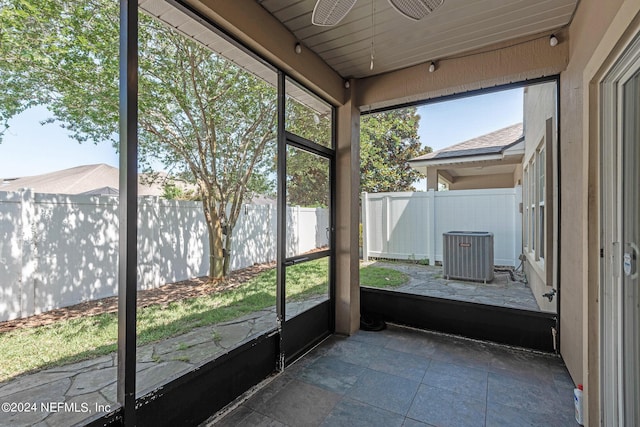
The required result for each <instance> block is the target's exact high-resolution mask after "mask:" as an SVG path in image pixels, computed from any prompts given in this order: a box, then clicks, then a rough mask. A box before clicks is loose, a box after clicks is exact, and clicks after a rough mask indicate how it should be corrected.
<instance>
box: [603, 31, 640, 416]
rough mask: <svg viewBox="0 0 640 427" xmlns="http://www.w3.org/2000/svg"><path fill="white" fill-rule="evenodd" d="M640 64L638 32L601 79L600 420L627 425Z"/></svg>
mask: <svg viewBox="0 0 640 427" xmlns="http://www.w3.org/2000/svg"><path fill="white" fill-rule="evenodd" d="M638 70H640V34H637V35H636V37H635V39H634V40H633V41H632V43H631V44H630V45H629V47H628V48H627V49H626V50H625V51H624V53H623V54H622V55H620V57H619V58H618V59H617V60H616V62H615V64H614V65H613V67H612V68H611V69H610V71H609V72H608V73H607V74H606V75H605V76H604V78H603V79H602V80H601V82H600V90H601V92H600V94H601V95H600V105H601V115H600V123H601V132H600V145H599V149H600V158H601V162H600V190H601V191H600V224H599V230H600V241H601V250H602V257H601V259H600V277H599V298H600V301H601V307H600V311H601V315H600V324H599V328H600V330H599V336H600V348H599V355H600V356H599V360H600V378H601V381H600V396H601V402H600V404H601V414H600V422H601V424H602V425H624V423H625V407H624V395H625V392H624V389H625V381H627V379H626V378H624V376H623V372H622V366H623V362H624V359H623V355H624V349H623V345H624V320H623V317H622V316H623V312H624V310H623V306H624V302H623V287H622V285H623V279H622V271H621V263H622V251H623V245H622V243H621V239H622V236H623V230H622V221H621V218H622V214H623V205H622V201H623V194H622V190H623V181H622V176H623V167H622V148H623V146H622V144H623V142H622V126H623V123H622V113H623V106H622V102H623V99H622V86H623V84H624V83H625V82H626V81H627V80H628V79H629V78H630V77H631V76H633V75H634V74H635V73H637V72H638Z"/></svg>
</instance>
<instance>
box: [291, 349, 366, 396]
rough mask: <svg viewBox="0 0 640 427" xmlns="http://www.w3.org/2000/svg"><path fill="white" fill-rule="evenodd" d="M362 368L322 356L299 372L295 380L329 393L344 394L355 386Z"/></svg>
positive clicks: (338, 359) (332, 357)
mask: <svg viewBox="0 0 640 427" xmlns="http://www.w3.org/2000/svg"><path fill="white" fill-rule="evenodd" d="M364 369H365V368H364V367H363V366H359V365H354V364H353V363H348V362H345V361H343V360H342V359H340V358H337V357H334V356H324V357H320V358H318V359H316V360H315V361H314V362H313V363H312V364H310V365H309V366H307V367H306V368H305V369H304V370H302V371H300V373H299V374H298V376H297V378H298V379H299V380H300V381H304V382H306V383H309V384H313V385H316V386H318V387H322V388H324V389H327V390H329V391H332V392H335V393H339V394H344V393H345V392H346V391H348V390H349V389H350V388H351V386H353V385H354V384H355V382H356V381H357V380H358V378H359V377H360V375H361V374H362V372H363V371H364Z"/></svg>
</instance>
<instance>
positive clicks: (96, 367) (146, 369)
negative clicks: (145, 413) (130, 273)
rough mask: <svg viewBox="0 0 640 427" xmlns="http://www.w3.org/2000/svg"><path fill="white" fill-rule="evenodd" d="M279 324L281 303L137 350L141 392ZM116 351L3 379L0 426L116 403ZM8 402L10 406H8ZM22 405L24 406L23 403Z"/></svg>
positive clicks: (101, 409)
mask: <svg viewBox="0 0 640 427" xmlns="http://www.w3.org/2000/svg"><path fill="white" fill-rule="evenodd" d="M326 299H327V296H326V295H323V296H320V297H315V298H311V299H307V300H305V301H302V302H293V303H288V304H287V313H289V315H290V316H295V315H296V314H298V313H300V312H303V311H305V310H307V309H308V308H310V307H312V306H314V305H316V304H318V303H319V302H321V301H323V300H326ZM275 327H276V311H275V307H271V308H268V309H265V310H261V311H257V312H254V313H251V314H249V315H247V316H243V317H241V318H238V319H235V320H231V321H228V322H224V323H220V324H217V325H210V326H203V327H199V328H195V329H193V330H192V331H190V332H188V333H186V334H183V335H180V336H176V337H172V338H168V339H166V340H162V341H159V342H156V343H151V344H147V345H144V346H140V347H138V349H137V354H136V360H137V373H138V375H137V377H136V389H137V391H138V392H137V395H138V396H142V395H144V394H146V393H147V392H149V391H151V390H153V389H155V388H157V387H158V386H160V385H162V384H164V383H166V382H167V380H168V379H171V378H175V377H177V376H178V375H180V374H183V373H185V372H188V371H190V370H193V369H194V368H196V367H197V366H200V365H202V364H203V363H204V362H206V361H208V360H213V359H215V357H216V356H217V355H219V354H222V353H224V352H226V351H228V350H231V349H233V348H235V347H237V346H238V345H240V344H241V343H243V342H246V341H248V340H250V339H252V338H254V337H257V336H259V335H260V334H262V333H264V332H266V331H269V330H271V329H274V328H275ZM116 370H117V367H116V354H115V353H113V354H110V355H107V356H101V357H98V358H94V359H90V360H85V361H82V362H77V363H73V364H69V365H64V366H58V367H54V368H49V369H45V370H42V371H39V372H36V373H33V374H26V375H22V376H19V377H17V378H15V379H13V380H10V381H8V382H5V383H2V384H0V404H2V405H3V406H2V412H0V426H2V427H5V426H6V427H19V426H36V427H45V426H69V425H72V424H75V423H79V422H82V421H83V420H85V419H87V418H89V417H91V416H93V415H95V414H97V413H108V412H109V411H111V410H113V409H115V408H116V407H117V404H116V375H117V372H116ZM7 404H8V405H9V406H7ZM18 405H19V406H18Z"/></svg>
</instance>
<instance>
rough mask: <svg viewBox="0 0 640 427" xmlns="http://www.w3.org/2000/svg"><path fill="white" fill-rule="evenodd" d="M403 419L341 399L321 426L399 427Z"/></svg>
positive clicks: (371, 407) (378, 409)
mask: <svg viewBox="0 0 640 427" xmlns="http://www.w3.org/2000/svg"><path fill="white" fill-rule="evenodd" d="M403 421H404V417H403V416H402V415H399V414H395V413H393V412H389V411H385V410H384V409H380V408H376V407H373V406H370V405H367V404H365V403H361V402H357V401H355V400H350V399H343V400H342V401H340V402H339V403H338V404H337V405H336V406H335V408H333V411H331V413H330V414H329V416H328V417H327V418H326V419H325V420H324V422H323V423H322V425H323V426H344V427H354V426H384V427H395V426H397V427H400V426H402V423H403Z"/></svg>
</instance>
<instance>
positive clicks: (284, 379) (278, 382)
mask: <svg viewBox="0 0 640 427" xmlns="http://www.w3.org/2000/svg"><path fill="white" fill-rule="evenodd" d="M291 381H292V378H291V377H289V376H285V375H282V374H281V375H279V376H277V377H276V378H274V379H273V380H272V381H271V382H270V383H269V384H268V385H266V386H264V387H263V388H261V389H260V390H258V391H257V392H256V393H255V394H254V395H253V396H251V398H250V399H249V400H247V401H246V402H245V403H244V405H245V406H247V407H248V408H250V409H254V410H255V409H258V408H260V407H262V406H263V405H264V404H265V402H267V401H268V400H270V399H271V398H272V397H273V396H275V395H276V394H278V393H279V392H280V391H281V390H283V389H284V388H285V387H287V385H288V384H289V383H290V382H291Z"/></svg>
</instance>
